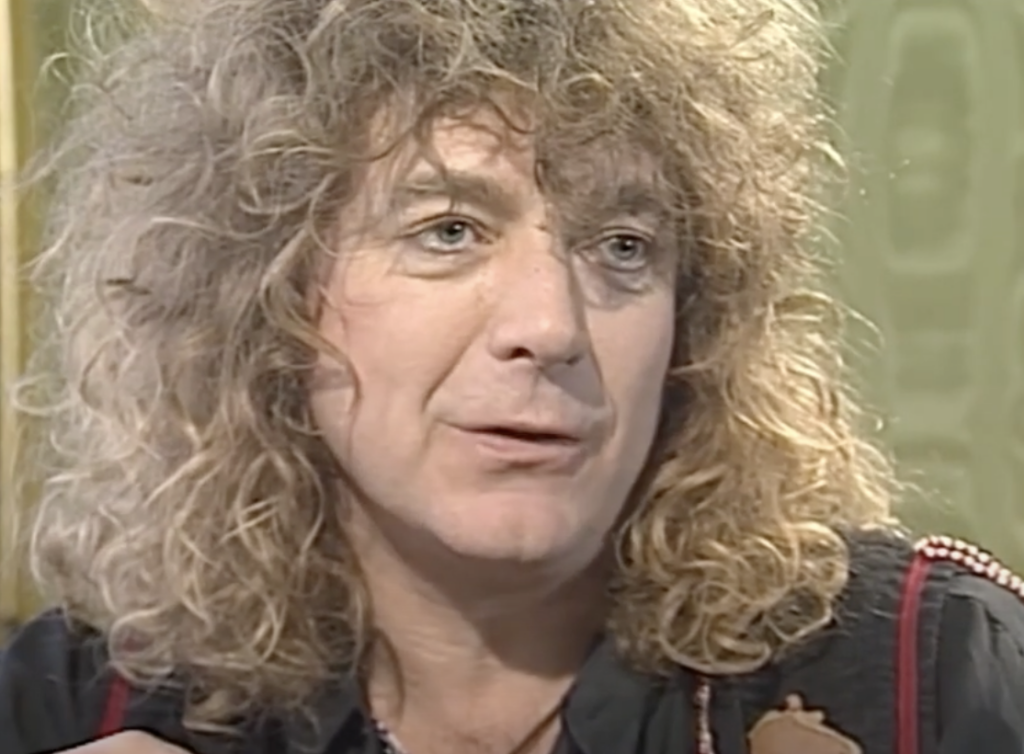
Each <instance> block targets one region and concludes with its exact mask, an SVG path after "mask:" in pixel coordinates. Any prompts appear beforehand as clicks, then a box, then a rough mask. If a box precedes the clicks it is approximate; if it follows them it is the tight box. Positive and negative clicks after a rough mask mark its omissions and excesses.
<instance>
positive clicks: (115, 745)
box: [66, 730, 188, 754]
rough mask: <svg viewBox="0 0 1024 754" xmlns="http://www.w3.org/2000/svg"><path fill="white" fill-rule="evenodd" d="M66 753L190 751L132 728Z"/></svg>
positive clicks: (167, 753)
mask: <svg viewBox="0 0 1024 754" xmlns="http://www.w3.org/2000/svg"><path fill="white" fill-rule="evenodd" d="M66 754H188V752H186V751H185V750H184V749H179V748H178V747H177V746H172V745H171V744H169V743H166V742H165V741H161V740H159V739H157V738H154V737H153V736H151V735H149V734H148V733H142V732H140V731H137V730H131V731H127V732H125V733H118V734H117V735H114V736H110V737H109V738H104V739H102V740H100V741H94V742H93V743H91V744H86V745H85V746H79V747H77V748H75V749H69V750H68V751H67V752H66Z"/></svg>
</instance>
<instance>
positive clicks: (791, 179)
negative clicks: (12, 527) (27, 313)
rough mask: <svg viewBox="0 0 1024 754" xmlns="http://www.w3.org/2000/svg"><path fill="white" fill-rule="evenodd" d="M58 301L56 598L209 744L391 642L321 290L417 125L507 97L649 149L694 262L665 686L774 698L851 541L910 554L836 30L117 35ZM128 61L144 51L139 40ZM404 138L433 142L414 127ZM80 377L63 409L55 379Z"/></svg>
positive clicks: (367, 24)
mask: <svg viewBox="0 0 1024 754" xmlns="http://www.w3.org/2000/svg"><path fill="white" fill-rule="evenodd" d="M86 13H87V14H88V15H87V16H86V17H85V18H86V21H87V23H88V24H89V30H90V34H89V35H83V39H84V40H85V41H87V42H90V43H94V42H95V41H96V40H97V39H105V40H106V42H105V43H104V44H99V43H95V44H93V45H92V46H91V47H88V48H86V49H85V50H84V52H85V53H86V56H85V57H86V59H87V60H88V61H89V65H88V66H87V68H86V75H85V77H84V79H83V80H82V82H81V83H79V84H78V85H77V87H76V89H75V92H74V97H73V102H74V104H75V116H74V118H73V119H71V121H70V123H69V125H68V126H67V129H66V133H65V135H64V138H63V139H62V140H61V143H60V146H59V147H58V148H57V149H56V150H55V152H54V154H53V155H51V157H52V159H49V160H48V161H47V162H46V168H47V169H48V170H44V171H42V174H43V175H51V176H53V177H54V178H55V179H56V184H57V192H56V200H55V204H54V210H53V215H52V224H51V233H50V242H49V243H48V244H47V248H45V249H44V251H43V253H42V255H41V257H40V260H39V268H38V270H37V274H38V280H39V282H40V285H41V286H42V288H43V290H44V292H45V294H46V295H47V296H48V297H49V298H48V300H49V301H51V302H52V307H50V310H49V311H50V312H51V313H52V314H53V318H52V321H48V323H47V327H46V328H45V329H44V332H45V333H46V335H45V341H44V342H43V343H42V344H41V349H40V353H39V356H38V360H37V362H36V365H35V371H34V373H33V374H30V375H29V380H28V382H27V383H26V384H27V386H28V387H30V388H33V389H34V390H35V393H34V395H35V403H34V404H33V405H34V406H35V408H41V409H43V410H45V412H46V414H47V426H48V427H49V432H48V437H47V440H46V441H45V442H43V443H41V444H40V446H41V448H42V450H43V451H44V456H43V459H44V460H45V463H43V462H42V461H35V462H34V463H39V464H42V465H40V466H39V468H42V469H44V472H43V474H44V477H45V478H44V479H43V480H42V483H43V486H42V503H41V509H40V514H39V519H38V524H37V526H36V528H35V532H34V539H33V553H32V554H33V562H34V568H35V573H36V576H37V578H38V580H39V582H40V583H41V584H42V585H43V586H44V587H45V588H46V589H47V591H48V593H49V594H50V595H51V596H52V597H53V598H54V599H55V600H56V601H57V602H58V603H59V604H61V605H63V606H64V607H65V608H66V610H67V611H68V613H69V614H70V615H72V616H74V617H76V618H79V619H81V620H83V621H86V622H87V623H89V624H90V625H92V626H94V627H96V628H98V629H99V630H101V631H103V632H104V633H105V634H106V635H107V637H108V641H109V646H110V649H111V652H112V658H113V662H114V663H115V665H116V666H117V667H118V668H119V669H120V670H121V672H123V673H126V674H127V675H128V676H129V677H131V678H133V679H136V680H138V681H140V682H159V681H160V680H162V679H166V678H167V677H168V676H169V675H170V674H171V673H172V671H174V672H179V671H185V672H186V673H187V675H188V677H189V678H191V679H192V680H193V681H194V688H195V689H197V690H200V691H197V696H196V697H195V698H194V699H193V700H192V703H191V706H190V713H189V719H190V721H191V722H192V723H193V724H197V725H201V724H216V723H219V722H223V721H225V720H228V719H232V717H233V716H234V715H236V714H238V713H239V712H244V711H245V710H247V709H250V708H252V707H253V706H256V705H269V706H271V707H274V708H289V709H293V708H296V707H299V708H301V707H302V706H303V704H304V701H305V700H307V699H308V698H309V695H310V693H311V692H312V690H313V689H314V688H316V687H317V686H318V685H319V684H321V683H322V682H324V681H325V680H326V679H327V675H328V674H329V673H330V672H331V671H329V670H328V669H329V668H337V667H339V664H340V665H342V666H345V665H349V664H351V663H354V662H358V661H359V659H360V657H361V655H362V653H363V652H364V650H365V648H366V644H367V636H368V635H369V625H368V624H369V623H370V622H371V615H370V608H369V604H368V598H367V595H366V594H365V590H364V588H363V586H362V579H361V577H360V571H359V564H358V563H357V562H356V561H355V558H354V557H353V555H352V554H351V548H350V547H349V546H348V543H347V539H346V532H345V529H344V526H343V525H342V521H341V517H340V516H339V515H338V511H337V510H336V506H337V505H338V502H337V495H336V492H335V484H336V481H337V479H338V477H339V474H340V473H341V470H340V469H339V468H338V467H337V461H336V460H335V459H334V458H333V457H332V456H331V454H330V453H329V452H328V451H327V450H326V448H325V446H324V444H323V442H322V441H321V439H320V438H319V437H318V435H317V432H316V430H315V427H314V426H313V423H312V421H311V419H310V415H309V410H308V406H307V402H306V396H305V392H304V389H303V384H304V381H305V378H306V375H307V373H308V370H309V369H310V367H311V366H312V364H313V363H314V361H315V354H316V351H317V348H319V347H320V343H319V341H318V340H317V337H316V332H315V322H314V321H313V318H312V317H311V313H310V312H309V311H308V302H307V291H308V288H309V285H310V281H311V280H312V276H313V275H314V274H316V270H317V269H319V265H320V264H322V255H323V253H324V247H325V245H326V242H325V240H324V238H325V236H326V234H327V233H328V232H329V227H330V224H331V222H332V221H333V220H334V219H335V218H336V217H337V212H338V208H339V207H340V206H342V205H343V204H344V203H345V202H346V201H348V199H349V198H350V197H351V196H352V195H353V192H355V191H356V190H358V185H359V176H360V175H361V169H362V167H364V166H365V164H366V163H367V161H368V160H370V159H372V158H373V156H372V155H370V154H369V152H368V146H367V145H368V144H370V143H371V142H372V140H371V139H370V134H368V133H367V124H368V123H370V122H372V121H373V117H374V115H375V114H377V113H378V112H379V111H380V109H381V108H382V107H385V106H386V104H387V103H389V102H396V101H402V102H405V103H407V104H408V105H409V107H408V108H407V110H408V113H407V115H408V118H409V124H408V125H409V127H410V129H414V128H415V127H417V126H422V125H424V124H426V125H429V123H430V122H432V121H433V119H435V118H437V117H439V115H441V114H442V113H450V112H452V110H453V108H460V107H463V108H464V107H466V106H467V105H469V106H472V105H475V104H482V103H488V102H491V101H492V100H493V98H494V97H495V92H496V91H497V90H499V89H500V90H502V91H506V92H507V91H515V92H519V93H521V94H522V95H523V96H524V97H528V98H529V101H530V102H531V103H532V105H531V106H532V107H533V108H535V110H536V112H537V114H538V137H537V138H538V139H542V138H543V139H546V140H547V141H546V143H548V144H555V143H563V144H564V143H569V142H576V141H586V140H588V139H589V140H593V139H599V138H603V137H604V136H606V135H608V134H619V135H628V136H629V137H630V138H636V139H639V140H641V141H642V142H643V143H644V144H645V145H647V146H648V147H649V148H650V149H651V150H652V152H653V154H655V155H657V157H658V159H659V160H660V161H661V162H662V163H663V165H664V166H665V174H666V175H668V176H670V177H671V179H672V181H673V182H674V186H673V187H674V188H675V189H676V192H677V193H676V195H677V196H678V197H679V205H680V210H681V214H682V215H683V217H684V220H685V222H684V225H685V236H684V237H683V241H684V243H683V246H684V248H683V253H682V261H681V263H680V271H679V283H678V291H679V295H678V314H679V318H678V323H679V324H678V327H677V343H676V348H675V356H674V359H675V360H674V365H673V369H672V373H671V376H670V379H669V384H668V385H667V386H666V403H665V411H664V422H663V427H662V430H661V433H660V436H659V439H658V441H657V443H656V449H657V452H656V454H655V456H654V458H653V460H652V462H651V468H650V470H649V472H650V473H649V474H648V475H647V476H646V477H645V483H644V486H643V491H644V494H643V495H642V496H641V499H639V500H638V501H637V504H636V506H635V508H634V509H633V513H632V515H631V516H630V517H629V518H628V519H627V520H626V521H624V523H623V524H622V529H621V532H619V534H620V536H619V538H618V540H617V541H618V545H619V566H620V567H619V569H618V573H617V577H616V580H615V584H614V588H613V590H612V595H613V599H614V609H613V611H612V616H611V619H610V626H609V630H610V631H611V633H612V634H613V635H614V636H615V637H616V639H617V640H618V642H619V643H620V645H621V647H622V649H623V651H624V652H625V654H626V655H627V656H628V657H630V658H631V659H632V661H634V662H635V663H636V664H637V665H639V666H642V667H645V668H650V669H653V670H658V669H663V668H666V667H668V666H670V665H672V664H673V663H682V664H685V665H687V666H690V667H692V668H696V669H700V670H702V671H706V672H711V673H728V672H735V671H742V670H749V669H752V668H755V667H757V666H759V665H761V664H763V663H764V662H766V661H767V660H768V659H769V658H771V657H772V656H774V655H775V653H777V652H778V651H779V650H780V649H782V648H784V647H786V646H787V645H790V644H791V643H793V642H794V641H796V640H798V639H799V638H801V637H803V636H805V635H807V634H808V633H810V632H812V631H814V630H815V629H816V628H818V627H820V626H822V625H823V624H824V623H826V622H827V621H828V619H829V618H830V615H831V610H832V605H833V602H834V599H835V597H836V595H837V594H838V593H839V592H840V591H841V590H842V588H843V585H844V583H845V579H846V575H847V566H848V557H849V556H848V552H847V548H846V547H845V545H844V541H843V538H842V536H841V533H842V531H843V530H856V529H858V528H864V527H875V526H887V525H888V524H889V521H890V519H889V507H890V506H889V502H890V498H891V497H892V496H893V493H894V490H895V483H894V481H893V474H892V472H891V469H890V466H889V464H888V462H887V460H886V458H885V457H884V456H883V455H882V454H881V453H880V452H879V451H878V450H877V449H876V447H875V446H874V445H872V443H871V442H870V441H869V440H868V439H866V435H865V434H864V433H863V432H862V430H861V429H860V428H859V426H858V425H859V424H861V423H862V422H861V419H860V414H859V412H858V409H857V406H856V403H855V402H854V401H852V400H851V399H850V397H849V390H848V389H847V379H846V377H845V375H844V368H843V363H842V359H841V355H840V351H841V349H840V334H841V327H840V326H841V323H842V317H841V310H840V308H839V307H838V305H837V304H836V303H835V302H834V301H833V300H832V299H831V298H830V297H829V296H828V295H826V294H825V293H824V290H825V288H824V287H823V283H822V281H821V280H820V279H819V278H820V274H819V273H820V268H821V264H820V261H819V260H818V259H817V258H816V251H815V249H814V246H815V243H814V239H815V230H816V229H818V228H819V227H820V224H821V211H820V205H821V200H822V198H823V196H824V192H825V190H826V189H827V187H828V186H829V184H830V182H831V178H832V177H834V176H835V175H837V174H838V172H840V171H837V170H836V169H834V168H836V167H837V165H836V162H835V161H834V159H833V158H832V155H831V152H830V150H829V147H828V139H827V135H828V134H827V130H828V123H827V119H826V112H825V111H824V109H823V105H822V99H821V97H820V95H819V93H818V91H817V75H818V74H819V68H820V66H821V64H822V61H823V60H824V58H825V55H824V52H825V45H824V41H823V37H822V33H821V32H822V29H821V21H820V19H819V18H818V17H817V14H816V10H815V5H814V3H812V2H810V0H532V1H529V2H527V1H526V0H472V1H470V0H203V1H202V2H201V3H196V4H194V5H191V6H188V9H187V11H179V12H175V13H171V12H142V11H140V12H138V13H129V14H126V15H124V16H123V17H122V19H121V21H128V23H127V24H121V25H120V26H118V27H116V28H118V29H122V30H125V31H124V33H108V34H105V35H104V34H98V33H96V32H95V30H96V29H102V28H105V29H108V30H110V29H114V28H115V27H113V26H109V25H108V26H103V25H102V23H101V22H102V21H103V19H100V18H99V17H98V16H97V15H96V14H97V13H98V11H96V10H95V9H92V10H89V11H86ZM111 41H113V44H110V43H111ZM403 112H405V111H404V110H403ZM55 376H56V380H54V377H55Z"/></svg>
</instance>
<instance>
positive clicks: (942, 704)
mask: <svg viewBox="0 0 1024 754" xmlns="http://www.w3.org/2000/svg"><path fill="white" fill-rule="evenodd" d="M918 549H919V552H920V553H921V554H922V556H923V557H924V558H925V559H927V560H930V561H932V562H936V563H941V564H945V565H946V566H947V567H949V568H952V573H951V575H950V577H949V580H948V584H947V586H946V589H945V600H944V602H943V605H942V613H941V617H940V619H939V630H938V651H937V658H936V675H937V685H938V689H937V697H938V698H937V707H938V713H939V714H938V722H939V725H938V727H939V738H940V741H941V742H942V744H943V747H944V751H950V752H961V751H963V752H969V751H970V752H973V751H976V750H978V747H980V750H983V751H986V752H1003V751H1007V752H1009V751H1019V750H1020V749H1019V747H1020V745H1021V742H1022V741H1024V718H1022V716H1021V710H1024V579H1021V577H1020V576H1018V575H1016V574H1014V573H1013V572H1012V571H1011V570H1010V569H1009V568H1007V567H1006V566H1004V565H1002V564H1001V563H999V562H998V561H997V560H996V559H995V558H994V557H992V556H991V555H990V554H988V553H986V552H984V551H982V550H980V549H979V548H977V547H974V546H972V545H970V544H966V543H963V542H958V541H956V540H949V539H945V538H932V539H930V540H926V541H925V542H923V543H921V545H919V548H918Z"/></svg>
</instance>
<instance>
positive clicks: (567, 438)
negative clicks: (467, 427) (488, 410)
mask: <svg viewBox="0 0 1024 754" xmlns="http://www.w3.org/2000/svg"><path fill="white" fill-rule="evenodd" d="M476 431H477V432H479V433H480V434H487V435H494V436H497V437H503V438H506V439H509V440H516V441H518V442H532V443H540V444H545V445H573V444H576V443H578V442H579V439H578V438H576V437H572V436H571V435H567V434H562V433H558V432H544V431H534V430H528V429H516V428H511V427H481V428H480V429H478V430H476Z"/></svg>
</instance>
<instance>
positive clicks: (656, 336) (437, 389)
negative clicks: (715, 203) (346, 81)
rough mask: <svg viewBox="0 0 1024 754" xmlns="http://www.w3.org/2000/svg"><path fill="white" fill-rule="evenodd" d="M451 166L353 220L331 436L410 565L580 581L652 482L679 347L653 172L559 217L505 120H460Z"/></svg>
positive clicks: (390, 194)
mask: <svg viewBox="0 0 1024 754" xmlns="http://www.w3.org/2000/svg"><path fill="white" fill-rule="evenodd" d="M430 147H431V151H430V153H431V159H430V160H425V159H422V158H419V157H417V156H416V153H415V150H414V149H413V148H412V147H411V146H410V148H409V149H408V150H406V151H405V153H403V154H402V155H399V156H395V157H393V158H389V159H388V161H387V162H383V161H382V162H380V163H379V164H376V165H375V166H374V167H373V168H372V169H371V170H370V172H369V175H368V176H367V179H366V181H365V183H364V185H363V189H362V192H361V194H360V195H359V196H358V197H357V198H356V200H355V201H353V202H352V203H351V204H350V205H349V206H348V207H346V208H345V209H344V210H343V212H342V216H341V218H340V222H339V228H341V229H342V230H341V233H340V235H341V240H340V242H339V247H338V254H337V258H336V259H335V260H333V262H332V264H333V268H332V269H331V270H330V272H329V274H328V275H327V277H326V284H325V286H324V289H323V292H322V297H323V298H322V309H321V314H320V320H319V328H320V333H321V335H322V336H323V338H324V339H325V340H326V341H328V342H329V343H330V344H331V345H332V346H333V347H334V348H336V349H337V351H338V352H339V353H340V354H342V355H344V363H343V364H341V363H338V362H337V361H336V360H334V359H332V358H331V357H330V356H328V355H324V356H323V357H322V358H321V362H320V365H319V374H318V375H317V378H316V379H315V381H314V385H313V388H312V395H311V401H312V410H313V413H314V417H315V420H316V421H317V423H318V426H319V427H320V429H321V431H322V432H323V435H324V437H325V439H326V441H327V443H328V444H329V445H330V447H331V449H332V450H333V451H334V453H335V454H336V455H337V457H338V459H339V460H340V462H341V464H342V466H343V467H344V468H345V470H346V472H347V473H348V475H349V476H350V478H351V479H352V481H353V483H354V486H355V487H356V488H357V489H358V490H359V494H358V495H357V496H356V497H358V498H359V499H358V500H357V501H356V506H357V508H358V509H359V511H360V515H363V516H365V517H366V518H367V519H369V520H371V521H372V522H373V523H374V526H375V530H376V531H378V532H382V533H383V534H384V536H386V537H388V538H390V539H394V540H400V541H401V543H402V546H404V547H413V546H417V545H418V546H420V547H424V548H429V547H433V548H443V549H444V550H445V551H448V552H451V553H455V554H457V555H459V556H462V557H464V558H473V559H486V560H490V561H510V562H520V563H522V562H525V561H531V562H538V561H546V562H548V563H553V564H556V563H557V564H565V565H569V566H573V567H580V566H581V565H583V564H585V563H586V562H588V561H590V560H592V559H593V558H594V557H595V556H596V555H597V554H598V552H599V551H600V550H601V549H602V547H603V545H604V543H605V542H606V541H607V534H608V532H609V530H610V529H611V527H612V526H613V525H614V523H615V521H616V519H617V517H618V516H619V514H620V513H621V512H622V509H623V506H624V504H625V502H626V500H627V498H628V497H629V495H630V492H631V489H632V488H633V486H634V484H635V482H636V480H637V477H638V475H639V473H640V471H641V469H642V467H643V466H644V463H645V461H646V458H647V456H648V452H649V450H650V447H651V444H652V440H653V437H654V434H655V431H656V427H657V424H658V419H659V413H660V405H661V395H662V385H663V383H664V379H665V375H666V370H667V368H668V364H669V358H670V352H671V347H672V338H673V317H674V315H673V311H674V294H673V289H674V286H673V271H674V269H673V262H674V260H673V259H672V256H673V253H674V244H673V243H672V242H671V240H670V239H668V238H666V232H667V230H668V228H667V226H668V223H666V222H665V221H664V219H663V213H662V212H661V211H660V207H661V205H660V204H659V200H658V198H657V195H656V192H655V188H654V187H655V182H654V181H653V179H652V173H651V171H650V170H649V169H648V168H649V167H650V160H645V159H644V158H643V155H641V154H640V153H636V154H626V155H625V156H624V157H622V158H621V159H616V160H614V161H613V162H615V164H614V165H608V166H607V168H608V169H604V168H601V167H600V165H601V164H602V161H601V159H599V156H598V155H597V154H595V155H592V157H593V159H592V160H582V159H581V160H579V161H578V162H577V163H576V164H574V165H566V166H564V167H565V170H564V175H565V176H566V177H567V178H568V179H569V180H568V183H569V184H571V185H572V187H573V195H572V196H571V197H570V196H569V195H566V196H565V197H564V198H560V197H559V196H558V195H556V194H554V193H553V192H552V191H549V190H542V189H541V187H540V186H538V183H537V180H536V176H537V170H536V164H535V163H536V155H535V154H534V151H533V147H532V145H531V143H530V139H529V138H528V137H526V136H522V135H515V136H513V135H512V134H510V133H509V132H508V131H507V130H506V129H504V128H503V127H501V125H500V124H499V122H498V121H497V119H493V118H490V117H488V116H486V115H483V114H481V115H479V116H477V117H473V118H468V119H464V120H460V121H441V122H439V123H438V124H436V126H435V127H434V130H433V135H432V142H431V144H430ZM605 162H608V161H607V160H605ZM438 165H440V166H442V167H443V172H439V171H438V170H437V167H438Z"/></svg>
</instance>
